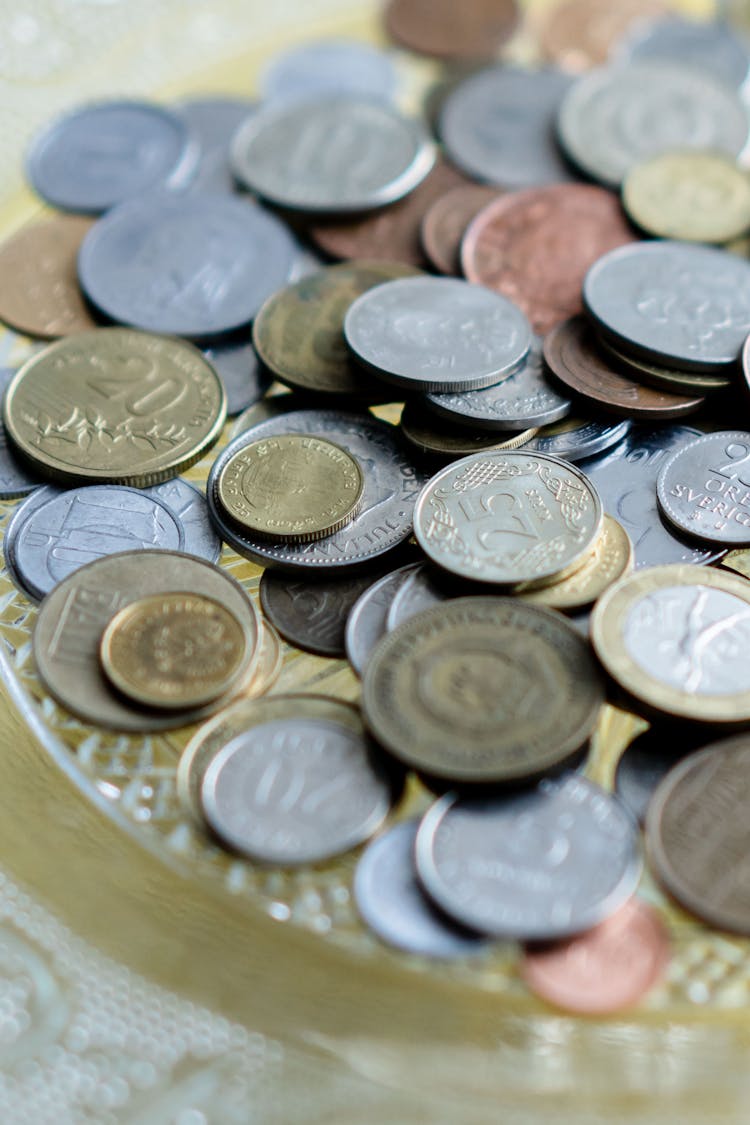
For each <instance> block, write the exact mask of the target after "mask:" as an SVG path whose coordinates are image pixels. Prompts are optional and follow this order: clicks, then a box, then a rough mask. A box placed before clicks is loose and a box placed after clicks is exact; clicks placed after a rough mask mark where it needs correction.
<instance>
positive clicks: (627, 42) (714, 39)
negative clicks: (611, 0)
mask: <svg viewBox="0 0 750 1125" xmlns="http://www.w3.org/2000/svg"><path fill="white" fill-rule="evenodd" d="M618 55H619V57H621V58H626V59H632V60H635V61H638V62H641V61H644V60H654V61H660V62H664V61H667V60H670V61H672V62H676V63H681V64H682V65H683V66H689V67H690V68H691V69H692V70H699V71H703V72H704V73H706V74H710V75H711V77H712V78H715V79H716V80H717V81H718V82H721V83H722V85H725V86H733V87H735V88H737V89H739V88H740V87H741V86H743V85H744V84H745V82H746V81H747V78H748V72H749V71H750V54H749V53H748V48H747V45H746V43H744V42H743V40H742V38H741V37H740V36H739V35H738V34H737V33H736V32H735V30H734V28H733V27H732V26H731V24H730V23H729V22H727V20H726V19H713V20H694V19H685V18H683V17H681V16H679V15H677V14H676V13H672V14H671V15H665V16H664V18H662V19H660V20H650V21H648V22H647V23H644V24H641V25H640V26H639V25H637V24H636V25H635V26H634V27H633V28H632V30H631V32H630V34H629V35H628V36H627V37H626V38H625V39H624V40H623V41H622V43H621V44H620V49H619V51H618Z"/></svg>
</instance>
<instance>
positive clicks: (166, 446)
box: [3, 328, 226, 488]
mask: <svg viewBox="0 0 750 1125" xmlns="http://www.w3.org/2000/svg"><path fill="white" fill-rule="evenodd" d="M225 418H226V395H225V393H224V388H223V387H222V385H221V380H220V379H219V377H218V376H217V375H216V373H215V372H214V370H213V368H212V367H211V366H210V364H208V363H207V362H206V360H205V359H204V358H203V356H202V355H201V353H200V352H199V351H198V349H197V348H194V347H193V346H192V345H191V344H186V343H184V342H182V341H181V340H175V339H172V338H169V337H166V336H153V335H151V334H150V333H148V332H137V331H135V330H134V329H130V328H100V329H98V330H97V331H95V332H83V333H80V334H79V335H76V336H69V337H67V338H66V339H64V340H58V341H57V343H54V344H50V345H49V346H48V347H46V348H45V349H44V350H43V351H41V352H39V354H38V355H35V356H33V357H32V358H31V359H30V360H28V362H27V363H25V364H24V365H23V367H22V368H21V369H20V371H18V373H17V374H16V376H15V378H14V379H13V381H12V382H11V384H10V386H9V387H8V390H7V392H6V395H5V399H4V402H3V421H4V422H5V427H6V430H7V432H8V437H9V438H10V440H11V442H12V444H13V446H14V447H15V448H16V449H17V450H18V451H19V452H20V453H21V454H22V455H23V456H25V457H26V458H28V459H29V460H30V461H32V462H33V464H34V467H35V468H36V469H37V470H38V472H39V473H40V475H43V476H45V477H48V478H49V479H50V480H53V481H56V482H59V483H61V484H73V485H75V484H131V485H135V486H136V487H139V488H145V487H146V486H147V485H150V484H157V483H158V482H159V481H162V480H168V479H169V478H170V477H173V476H176V475H177V474H178V473H181V472H182V471H183V470H184V469H187V468H189V466H190V465H192V464H194V463H195V462H196V461H198V460H200V458H201V457H202V456H203V454H204V453H205V452H206V451H207V450H209V449H210V448H211V446H212V445H214V444H215V442H216V441H217V440H218V438H219V435H220V434H221V428H222V426H223V424H224V419H225Z"/></svg>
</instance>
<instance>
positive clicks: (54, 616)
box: [33, 550, 260, 731]
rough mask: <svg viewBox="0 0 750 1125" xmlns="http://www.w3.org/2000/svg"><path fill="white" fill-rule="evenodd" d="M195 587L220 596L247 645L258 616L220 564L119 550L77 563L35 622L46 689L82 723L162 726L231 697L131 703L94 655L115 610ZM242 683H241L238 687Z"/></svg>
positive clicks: (209, 710)
mask: <svg viewBox="0 0 750 1125" xmlns="http://www.w3.org/2000/svg"><path fill="white" fill-rule="evenodd" d="M172 593H184V594H197V595H198V596H204V597H207V598H212V599H213V600H215V601H218V602H220V603H221V604H222V605H223V606H224V607H225V608H226V609H228V610H229V612H230V613H232V614H234V616H235V617H236V618H237V619H238V620H239V621H240V622H241V623H242V625H243V627H244V628H245V629H246V630H247V632H248V634H249V636H250V638H251V645H252V653H253V655H252V657H251V661H250V666H249V669H248V677H249V676H250V675H252V671H253V667H254V663H255V654H256V653H257V648H258V638H259V634H260V617H259V614H258V611H257V609H256V608H255V606H254V605H253V603H252V602H251V601H250V598H249V597H248V596H247V594H246V593H245V591H244V590H243V589H242V587H241V586H240V585H239V583H237V582H235V581H234V579H233V578H231V577H230V576H229V575H228V574H227V573H226V572H225V571H223V570H220V569H219V568H218V567H217V566H214V565H213V564H212V563H209V562H205V561H204V560H203V559H199V558H196V557H195V556H193V555H183V554H180V553H179V552H177V551H158V550H150V551H124V552H122V553H120V554H117V555H107V556H106V557H105V558H102V559H96V560H95V561H94V562H91V563H87V565H86V566H82V567H80V568H79V569H78V570H76V571H75V572H74V573H73V574H71V575H70V576H69V577H68V578H64V579H63V580H62V582H60V583H59V584H58V585H57V586H56V587H55V589H54V590H53V591H52V593H50V594H48V595H47V597H46V598H45V599H44V601H43V603H42V607H41V609H40V611H39V617H38V618H37V622H36V626H35V628H34V637H33V645H34V660H35V662H36V667H37V671H38V672H39V676H40V677H41V679H42V682H43V683H44V685H45V687H46V689H47V691H48V692H49V693H50V695H52V696H53V697H54V698H55V699H56V700H57V701H58V702H59V703H61V704H62V706H63V707H66V708H67V709H68V711H71V712H72V713H73V714H74V715H77V716H78V717H79V718H81V719H83V721H84V722H87V723H93V724H94V725H95V726H101V727H109V728H111V729H112V730H121V731H159V730H168V729H169V728H171V727H177V726H183V725H186V724H187V723H191V722H197V721H199V720H200V719H203V718H207V717H208V716H209V715H212V714H213V713H214V711H215V710H216V708H217V707H219V706H221V705H223V704H224V703H226V702H227V701H228V700H227V699H226V697H221V698H220V699H218V700H216V701H215V702H214V703H211V704H208V705H207V706H205V707H199V708H194V709H191V710H190V711H181V712H174V713H169V712H166V711H159V712H156V711H147V710H143V709H139V708H137V707H135V706H132V705H129V704H128V703H127V701H126V700H125V699H123V698H122V696H120V695H118V694H117V693H116V692H115V691H114V690H113V689H112V687H111V686H110V683H109V681H108V680H107V678H106V676H105V675H104V671H103V669H102V666H101V662H100V660H99V645H100V642H101V638H102V633H103V632H104V629H105V628H106V626H107V624H108V623H109V621H110V619H111V618H112V617H113V616H114V614H115V613H117V612H118V610H120V609H123V608H124V607H125V606H127V605H130V604H131V603H132V602H135V601H138V600H140V599H141V598H143V597H145V596H147V595H149V594H172ZM241 686H242V685H240V687H241Z"/></svg>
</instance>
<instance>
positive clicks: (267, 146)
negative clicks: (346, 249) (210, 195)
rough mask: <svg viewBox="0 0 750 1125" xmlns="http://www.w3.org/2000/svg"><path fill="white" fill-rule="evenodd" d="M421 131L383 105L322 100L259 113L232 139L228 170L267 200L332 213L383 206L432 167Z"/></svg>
mask: <svg viewBox="0 0 750 1125" xmlns="http://www.w3.org/2000/svg"><path fill="white" fill-rule="evenodd" d="M434 162H435V149H434V146H433V144H432V142H431V141H430V139H429V137H428V135H427V133H426V131H425V129H424V127H423V126H422V125H421V124H420V123H419V122H418V121H416V120H413V119H411V118H407V117H404V116H402V114H400V113H398V111H397V110H395V109H392V108H391V107H390V106H388V105H386V104H385V103H384V102H379V101H377V100H376V99H364V98H357V97H352V96H347V95H335V94H326V95H319V96H318V97H315V98H310V97H308V98H305V100H304V101H296V102H293V103H283V104H282V105H280V106H269V107H268V108H264V109H262V110H261V111H260V112H259V113H257V114H256V115H255V117H254V118H252V120H250V121H248V122H247V124H245V125H244V126H243V127H242V128H241V129H240V130H239V132H238V133H237V134H236V136H235V138H234V141H233V143H232V167H233V169H234V174H235V176H237V178H238V179H239V180H240V181H241V182H242V183H243V184H244V185H245V187H247V188H249V189H250V191H254V192H257V193H258V195H260V196H262V197H263V198H264V199H268V200H270V201H271V202H272V203H275V204H277V205H278V206H281V207H288V208H291V209H294V210H301V211H311V212H319V213H325V212H330V213H333V214H337V213H339V214H340V213H343V212H355V211H367V210H370V209H372V208H373V207H383V206H384V205H385V204H387V203H393V202H394V201H395V200H397V199H401V198H402V196H404V195H406V194H407V193H408V192H410V191H412V190H413V188H415V187H416V186H417V185H418V184H419V183H421V182H422V180H423V179H424V178H425V176H426V175H427V173H428V172H429V171H430V169H431V168H432V166H433V164H434Z"/></svg>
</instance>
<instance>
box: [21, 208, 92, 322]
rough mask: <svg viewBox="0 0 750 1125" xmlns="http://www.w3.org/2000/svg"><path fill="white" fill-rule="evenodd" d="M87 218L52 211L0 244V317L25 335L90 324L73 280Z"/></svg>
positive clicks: (75, 276)
mask: <svg viewBox="0 0 750 1125" xmlns="http://www.w3.org/2000/svg"><path fill="white" fill-rule="evenodd" d="M90 229H91V220H90V219H84V218H82V217H80V216H78V215H56V216H55V217H54V218H52V219H42V220H41V221H38V222H34V223H29V224H28V225H27V226H23V227H21V229H20V230H18V231H16V232H15V233H14V234H12V235H11V236H10V238H7V239H6V240H5V241H4V242H3V243H2V245H0V319H1V320H3V321H4V322H5V323H6V324H9V325H10V326H11V327H12V328H15V329H16V330H17V331H19V332H25V333H26V334H27V335H28V336H47V337H52V338H54V337H55V336H69V335H70V334H71V333H72V332H87V331H88V330H89V329H90V328H96V321H95V320H94V318H93V316H92V315H91V312H90V311H89V309H88V307H87V305H86V302H85V301H84V299H83V295H82V293H81V289H80V286H79V284H78V273H77V265H76V263H77V256H78V250H79V248H80V245H81V242H82V241H83V238H84V236H85V235H86V234H87V233H88V231H89V230H90Z"/></svg>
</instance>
